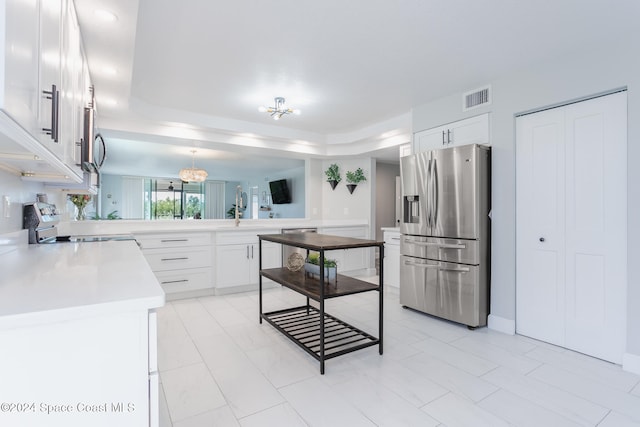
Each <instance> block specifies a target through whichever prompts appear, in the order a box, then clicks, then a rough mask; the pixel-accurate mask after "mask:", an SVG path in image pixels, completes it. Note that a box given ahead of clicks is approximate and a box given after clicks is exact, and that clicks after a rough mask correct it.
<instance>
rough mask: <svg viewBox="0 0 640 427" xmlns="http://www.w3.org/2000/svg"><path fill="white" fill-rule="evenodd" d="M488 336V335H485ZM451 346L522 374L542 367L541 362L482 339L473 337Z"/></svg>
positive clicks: (457, 341) (462, 339)
mask: <svg viewBox="0 0 640 427" xmlns="http://www.w3.org/2000/svg"><path fill="white" fill-rule="evenodd" d="M485 336H486V335H485ZM451 346H453V347H456V348H458V349H459V350H461V351H463V352H464V353H467V354H474V355H476V356H478V357H481V358H482V359H484V360H487V361H489V362H491V363H493V364H494V366H505V367H507V368H510V369H513V370H514V371H516V372H519V373H521V374H526V373H528V372H531V371H532V370H534V369H535V368H537V367H538V366H540V365H541V362H539V361H537V360H534V359H530V358H528V357H526V356H522V355H520V354H517V353H513V352H512V351H510V350H509V349H505V348H503V347H498V346H495V345H493V344H491V343H488V342H486V340H483V339H482V338H478V337H476V336H473V335H469V336H466V337H464V338H460V339H459V340H456V341H453V342H451Z"/></svg>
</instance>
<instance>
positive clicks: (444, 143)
mask: <svg viewBox="0 0 640 427" xmlns="http://www.w3.org/2000/svg"><path fill="white" fill-rule="evenodd" d="M446 144H447V142H446V141H445V139H444V131H442V145H446Z"/></svg>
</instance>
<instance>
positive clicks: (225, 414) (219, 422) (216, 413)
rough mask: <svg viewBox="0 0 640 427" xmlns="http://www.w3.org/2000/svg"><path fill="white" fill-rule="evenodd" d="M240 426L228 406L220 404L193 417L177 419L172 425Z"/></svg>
mask: <svg viewBox="0 0 640 427" xmlns="http://www.w3.org/2000/svg"><path fill="white" fill-rule="evenodd" d="M218 426H220V427H240V424H239V423H238V420H236V417H235V416H234V415H233V412H232V411H231V409H229V407H228V406H226V405H225V406H222V407H220V408H218V409H214V410H213V411H208V412H205V413H202V414H200V415H196V416H195V417H191V418H187V419H185V420H182V421H179V422H177V423H175V424H174V425H173V427H218Z"/></svg>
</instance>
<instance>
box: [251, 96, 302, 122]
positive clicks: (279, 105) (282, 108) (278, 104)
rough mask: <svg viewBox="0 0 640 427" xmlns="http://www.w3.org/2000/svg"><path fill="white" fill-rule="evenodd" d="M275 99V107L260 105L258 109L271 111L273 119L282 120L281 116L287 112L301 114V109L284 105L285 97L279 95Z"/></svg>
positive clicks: (263, 111) (264, 111) (266, 111)
mask: <svg viewBox="0 0 640 427" xmlns="http://www.w3.org/2000/svg"><path fill="white" fill-rule="evenodd" d="M273 100H274V101H275V105H274V106H273V107H258V111H260V112H262V113H269V114H270V115H271V117H273V120H280V117H282V116H284V115H285V114H295V115H300V110H298V109H293V108H289V107H287V106H286V105H284V98H283V97H281V96H278V97H276V98H274V99H273Z"/></svg>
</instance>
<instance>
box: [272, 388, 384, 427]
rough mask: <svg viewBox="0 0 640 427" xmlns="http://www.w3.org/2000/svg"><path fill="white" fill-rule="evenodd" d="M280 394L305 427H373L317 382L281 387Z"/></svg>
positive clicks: (353, 409)
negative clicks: (304, 423) (309, 426)
mask: <svg viewBox="0 0 640 427" xmlns="http://www.w3.org/2000/svg"><path fill="white" fill-rule="evenodd" d="M280 392H281V393H282V395H283V396H284V397H285V398H286V399H287V401H288V402H289V404H290V405H291V406H292V407H293V408H294V409H295V410H296V412H297V413H298V414H300V416H301V417H302V419H303V420H304V421H305V422H306V423H307V424H309V425H312V426H318V427H324V426H327V427H336V426H349V427H359V426H366V427H373V426H375V424H374V423H373V422H371V421H370V420H369V419H367V417H366V416H365V415H363V414H362V413H361V412H360V411H359V410H358V409H356V408H355V407H354V406H353V405H350V404H349V403H347V402H345V400H344V399H343V398H342V397H340V396H339V395H337V393H336V392H335V391H334V390H332V388H331V387H330V386H328V385H327V384H325V383H324V382H322V381H320V380H319V379H317V378H310V379H308V380H304V381H301V382H298V383H295V384H291V385H289V386H286V387H282V388H281V389H280Z"/></svg>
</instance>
